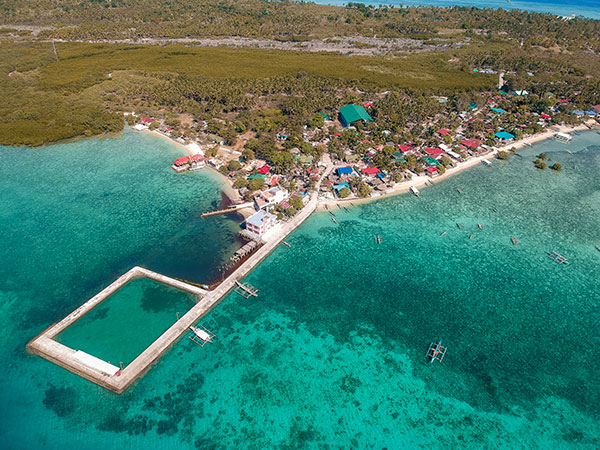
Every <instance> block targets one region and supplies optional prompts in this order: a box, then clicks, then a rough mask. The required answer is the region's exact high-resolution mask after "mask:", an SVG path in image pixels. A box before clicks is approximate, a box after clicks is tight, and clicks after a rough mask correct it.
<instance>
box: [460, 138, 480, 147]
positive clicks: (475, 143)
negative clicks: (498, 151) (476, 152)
mask: <svg viewBox="0 0 600 450" xmlns="http://www.w3.org/2000/svg"><path fill="white" fill-rule="evenodd" d="M460 143H461V144H462V145H464V146H465V147H469V148H477V147H479V146H480V145H481V144H482V142H481V141H480V140H479V139H475V138H470V139H463V140H462V141H460Z"/></svg>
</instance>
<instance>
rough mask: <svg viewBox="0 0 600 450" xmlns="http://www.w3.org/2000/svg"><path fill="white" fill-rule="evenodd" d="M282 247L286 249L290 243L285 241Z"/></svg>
mask: <svg viewBox="0 0 600 450" xmlns="http://www.w3.org/2000/svg"><path fill="white" fill-rule="evenodd" d="M283 245H285V246H286V247H291V245H290V243H289V242H287V241H283Z"/></svg>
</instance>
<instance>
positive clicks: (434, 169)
mask: <svg viewBox="0 0 600 450" xmlns="http://www.w3.org/2000/svg"><path fill="white" fill-rule="evenodd" d="M425 172H427V175H431V176H433V175H437V173H438V168H437V167H433V166H431V167H427V168H426V169H425Z"/></svg>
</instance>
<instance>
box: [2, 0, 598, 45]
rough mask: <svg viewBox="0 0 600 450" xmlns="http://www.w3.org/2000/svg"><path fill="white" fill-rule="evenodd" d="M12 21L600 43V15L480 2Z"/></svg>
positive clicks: (233, 2)
mask: <svg viewBox="0 0 600 450" xmlns="http://www.w3.org/2000/svg"><path fill="white" fill-rule="evenodd" d="M0 6H1V12H2V14H1V15H0V21H2V22H3V23H5V24H14V23H18V24H32V25H51V26H55V27H56V28H55V29H52V30H46V31H43V32H42V35H43V36H47V37H61V38H66V39H123V38H132V39H135V38H139V37H171V38H186V37H212V36H251V37H267V38H272V37H274V36H291V35H300V36H308V37H319V38H323V37H332V36H349V35H362V36H378V37H410V36H417V37H422V36H431V35H432V34H433V35H435V34H440V32H441V33H444V34H447V33H462V32H465V31H478V32H484V33H488V32H490V33H507V34H508V35H510V36H512V37H513V38H516V39H519V40H521V41H524V42H525V43H529V44H535V45H544V46H548V47H550V46H555V45H559V46H569V47H571V48H572V49H574V48H591V49H594V50H596V51H597V50H598V49H599V48H600V24H599V22H598V21H594V20H585V19H577V20H571V21H566V22H565V21H563V20H561V19H560V18H557V17H556V16H554V15H551V14H539V13H530V12H523V11H517V10H510V11H507V10H490V9H477V8H472V7H454V8H449V9H445V8H436V7H418V8H401V7H400V8H398V7H397V8H394V7H391V6H389V7H388V6H382V7H369V6H365V5H363V4H360V3H352V2H350V3H349V4H348V6H347V7H335V6H324V5H315V4H310V3H296V2H273V1H261V0H204V1H202V2H198V1H195V0H170V1H168V2H148V1H144V0H61V1H60V2H56V1H53V0H28V1H27V2H24V1H22V0H1V1H0Z"/></svg>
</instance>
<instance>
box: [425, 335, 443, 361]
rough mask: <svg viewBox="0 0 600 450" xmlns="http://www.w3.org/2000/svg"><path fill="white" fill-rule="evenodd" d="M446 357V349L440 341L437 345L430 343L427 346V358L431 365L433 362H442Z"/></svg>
mask: <svg viewBox="0 0 600 450" xmlns="http://www.w3.org/2000/svg"><path fill="white" fill-rule="evenodd" d="M444 356H446V347H443V346H442V340H441V339H440V341H439V342H438V343H435V342H432V343H431V344H429V348H428V349H427V358H429V362H430V363H432V362H434V361H439V362H442V360H443V359H444Z"/></svg>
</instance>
